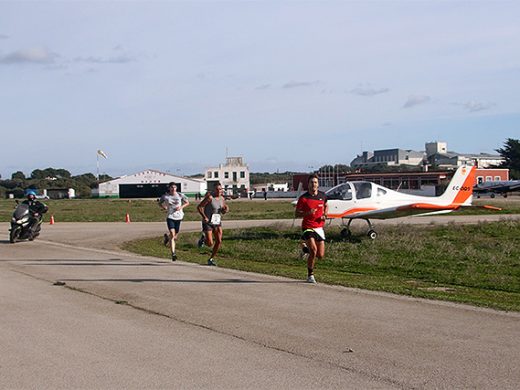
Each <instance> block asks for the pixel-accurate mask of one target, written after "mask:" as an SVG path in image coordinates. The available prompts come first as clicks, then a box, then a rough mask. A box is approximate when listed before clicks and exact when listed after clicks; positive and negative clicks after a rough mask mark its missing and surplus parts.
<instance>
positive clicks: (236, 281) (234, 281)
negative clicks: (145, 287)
mask: <svg viewBox="0 0 520 390" xmlns="http://www.w3.org/2000/svg"><path fill="white" fill-rule="evenodd" d="M60 282H65V283H66V282H123V283H127V282H130V283H150V282H152V283H201V284H204V283H209V284H295V283H307V282H306V281H303V280H246V279H236V278H233V279H216V280H208V279H200V280H195V279H143V278H140V279H60Z"/></svg>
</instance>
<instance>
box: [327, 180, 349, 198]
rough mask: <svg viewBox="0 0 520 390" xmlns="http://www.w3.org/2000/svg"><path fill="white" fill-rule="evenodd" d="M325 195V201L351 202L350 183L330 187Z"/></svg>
mask: <svg viewBox="0 0 520 390" xmlns="http://www.w3.org/2000/svg"><path fill="white" fill-rule="evenodd" d="M325 195H327V199H331V200H336V199H337V200H352V187H351V186H350V183H343V184H340V185H337V186H336V187H332V188H331V189H330V190H328V191H327V192H326V193H325Z"/></svg>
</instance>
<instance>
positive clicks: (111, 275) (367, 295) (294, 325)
mask: <svg viewBox="0 0 520 390" xmlns="http://www.w3.org/2000/svg"><path fill="white" fill-rule="evenodd" d="M494 217H496V216H494ZM438 218H439V217H438ZM438 218H437V219H436V221H437V222H435V223H444V222H445V220H443V219H438ZM442 218H450V217H442ZM457 218H460V217H457ZM466 218H467V219H465V220H464V221H463V220H459V221H461V222H464V223H474V222H476V220H478V219H482V218H476V217H466ZM415 220H417V219H414V220H413V221H412V222H408V221H407V220H406V219H405V220H394V222H393V223H416V222H414V221H415ZM420 222H421V223H430V222H429V221H427V220H422V221H420ZM255 223H256V222H255ZM261 223H270V222H268V221H262V222H261ZM237 224H249V222H239V223H237ZM163 225H164V224H163V223H139V224H137V223H131V224H122V223H87V224H83V223H76V224H74V223H59V222H57V223H56V224H55V225H53V226H49V225H48V224H46V225H45V226H44V230H43V233H42V236H41V239H38V240H36V241H34V242H22V243H17V244H14V245H13V244H9V243H8V242H7V240H6V239H5V240H0V313H1V316H0V388H8V389H11V388H21V389H36V388H37V389H61V388H66V389H71V388H111V389H114V388H116V389H123V388H124V389H129V388H135V389H142V388H211V389H230V388H255V389H263V388H294V389H300V388H313V389H315V388H342V389H344V388H357V389H359V388H363V389H364V388H383V389H390V388H400V389H403V388H404V389H408V388H419V389H433V388H435V389H437V388H449V389H453V388H482V389H491V388H493V389H498V388H500V389H513V388H515V389H516V388H518V386H519V385H518V384H519V383H520V370H519V369H518V367H519V366H518V362H519V361H520V313H505V312H499V311H493V310H487V309H478V308H473V307H470V306H465V305H457V304H451V303H443V302H434V301H427V300H420V299H411V298H407V297H400V296H394V295H390V294H380V293H372V292H366V291H361V290H355V289H348V288H342V287H331V286H326V285H321V284H318V285H308V284H306V283H303V282H302V281H299V280H291V279H286V278H279V277H270V276H264V275H257V274H251V273H245V272H238V271H232V270H225V269H220V268H213V267H207V266H200V265H195V264H189V263H183V262H180V261H179V262H176V263H170V262H167V261H164V260H160V259H156V258H150V257H141V256H136V255H133V254H128V253H125V252H122V251H120V250H118V249H117V245H118V243H120V242H122V241H125V240H127V239H132V238H135V237H143V236H148V235H149V236H160V235H161V234H162V232H163V230H164V226H163ZM233 225H235V223H232V222H230V223H228V226H233ZM183 227H184V229H185V230H192V229H198V224H196V223H188V222H186V223H185V225H184V226H183ZM7 230H8V225H7V224H0V231H3V232H5V237H6V238H7ZM302 267H304V265H302ZM303 272H304V271H303ZM57 282H59V283H57Z"/></svg>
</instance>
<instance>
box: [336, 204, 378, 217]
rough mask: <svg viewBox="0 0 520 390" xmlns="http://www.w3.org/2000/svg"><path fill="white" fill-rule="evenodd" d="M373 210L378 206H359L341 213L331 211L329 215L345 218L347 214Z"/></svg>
mask: <svg viewBox="0 0 520 390" xmlns="http://www.w3.org/2000/svg"><path fill="white" fill-rule="evenodd" d="M372 210H377V208H375V207H360V208H357V209H350V210H347V211H345V212H344V213H341V214H331V213H329V214H328V217H329V218H343V217H344V216H346V215H351V214H356V213H360V212H363V211H372Z"/></svg>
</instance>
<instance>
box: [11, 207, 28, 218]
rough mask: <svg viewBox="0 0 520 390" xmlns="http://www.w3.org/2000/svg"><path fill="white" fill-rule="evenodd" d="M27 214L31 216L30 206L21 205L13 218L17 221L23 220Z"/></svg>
mask: <svg viewBox="0 0 520 390" xmlns="http://www.w3.org/2000/svg"><path fill="white" fill-rule="evenodd" d="M27 214H29V205H27V204H23V203H20V204H19V205H18V206H17V207H16V209H15V210H14V213H13V217H14V218H16V219H22V218H23V217H24V216H26V215H27Z"/></svg>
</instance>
